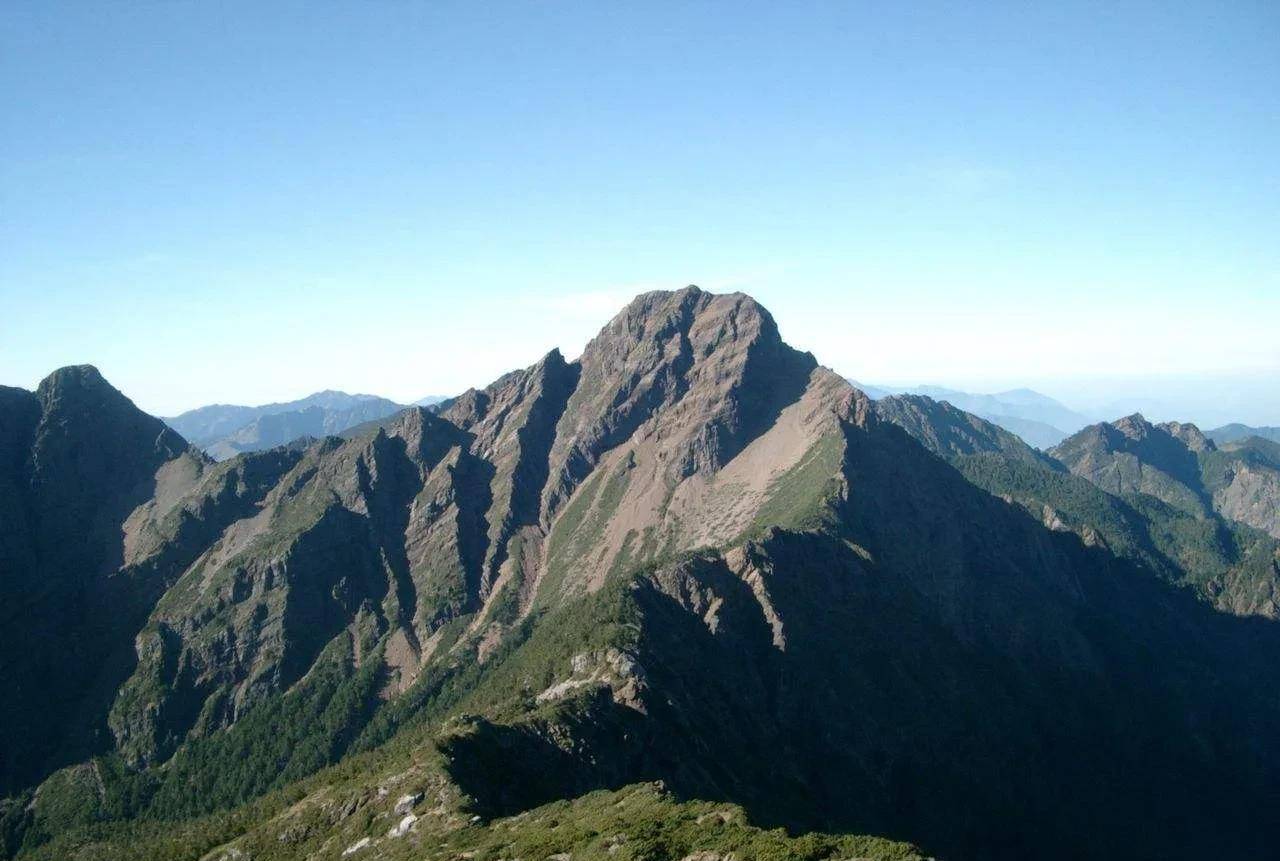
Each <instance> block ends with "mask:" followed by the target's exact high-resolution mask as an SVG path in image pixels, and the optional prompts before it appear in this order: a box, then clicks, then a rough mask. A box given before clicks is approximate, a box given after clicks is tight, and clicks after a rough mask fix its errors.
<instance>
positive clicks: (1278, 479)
mask: <svg viewBox="0 0 1280 861" xmlns="http://www.w3.org/2000/svg"><path fill="white" fill-rule="evenodd" d="M1049 453H1050V454H1052V455H1053V456H1054V457H1056V458H1058V459H1059V460H1061V461H1062V462H1063V463H1064V464H1066V466H1067V467H1068V468H1069V469H1070V470H1071V471H1072V472H1073V473H1075V474H1076V475H1080V476H1083V477H1084V478H1087V479H1088V480H1089V481H1091V482H1093V483H1094V484H1096V485H1098V486H1099V487H1101V488H1102V489H1103V490H1106V491H1108V492H1110V493H1113V494H1118V495H1124V494H1126V493H1141V494H1146V495H1149V496H1153V497H1155V498H1157V499H1159V500H1161V501H1163V502H1165V503H1168V504H1169V505H1171V506H1173V507H1175V508H1178V509H1180V510H1182V511H1185V512H1188V513H1190V514H1193V515H1196V516H1208V515H1209V514H1210V513H1212V512H1216V513H1218V514H1220V515H1222V516H1223V517H1225V518H1227V519H1229V520H1232V521H1236V522H1239V523H1243V524H1246V525H1248V526H1252V527H1253V528H1255V529H1260V530H1262V531H1264V532H1267V533H1269V534H1270V535H1272V536H1274V537H1277V538H1280V446H1277V445H1276V444H1275V443H1271V442H1269V441H1268V440H1264V439H1262V438H1259V437H1252V438H1250V437H1246V438H1244V439H1243V440H1236V441H1231V442H1227V443H1225V444H1224V446H1223V447H1222V448H1219V446H1218V445H1217V444H1215V443H1214V442H1213V440H1212V439H1210V438H1209V437H1207V436H1205V435H1204V434H1203V433H1201V431H1200V429H1199V428H1197V427H1196V426H1195V425H1193V424H1182V423H1179V422H1168V423H1165V424H1159V425H1153V424H1151V423H1150V422H1148V421H1146V420H1145V419H1143V417H1142V416H1141V415H1133V416H1129V417H1127V418H1123V419H1120V420H1119V421H1116V422H1114V423H1111V424H1107V423H1103V424H1099V425H1094V426H1092V427H1089V428H1086V429H1085V430H1083V431H1081V432H1080V433H1078V434H1076V435H1075V436H1073V437H1071V438H1069V439H1067V440H1065V441H1064V442H1063V443H1062V444H1061V445H1059V446H1057V447H1056V448H1054V449H1051V450H1050V452H1049Z"/></svg>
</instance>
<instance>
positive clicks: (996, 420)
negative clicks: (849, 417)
mask: <svg viewBox="0 0 1280 861" xmlns="http://www.w3.org/2000/svg"><path fill="white" fill-rule="evenodd" d="M851 382H853V381H851ZM853 384H854V385H855V386H857V387H858V388H860V389H862V390H863V391H864V392H866V393H867V396H868V397H870V398H872V399H873V400H880V399H881V398H885V397H888V396H890V395H895V394H911V395H924V396H926V397H929V398H932V399H933V400H935V401H946V402H947V403H949V404H951V405H952V406H955V407H959V408H960V409H962V410H965V411H966V412H970V413H973V414H974V415H976V416H980V417H982V418H984V419H986V420H987V421H989V422H992V423H993V424H997V425H999V426H1000V427H1002V428H1005V429H1006V430H1010V431H1013V432H1014V433H1016V434H1017V435H1018V436H1020V437H1022V439H1023V440H1025V441H1026V442H1028V443H1030V444H1031V445H1033V446H1035V447H1036V448H1041V449H1044V448H1049V447H1050V446H1053V445H1057V444H1058V443H1060V442H1062V440H1064V439H1065V438H1066V437H1067V435H1068V434H1070V433H1073V432H1074V431H1076V430H1079V429H1080V428H1082V427H1084V426H1085V425H1087V424H1089V422H1090V419H1089V417H1088V416H1085V415H1083V414H1081V413H1078V412H1076V411H1075V410H1072V409H1070V408H1069V407H1067V406H1066V405H1064V404H1062V403H1061V402H1059V401H1056V400H1054V399H1053V398H1051V397H1049V396H1048V395H1042V394H1040V393H1039V392H1036V391H1032V390H1031V389H1011V390H1009V391H1006V392H997V393H995V394H973V393H971V392H962V391H958V390H956V389H947V388H943V387H941V386H916V387H915V388H910V389H900V388H886V387H884V386H864V385H863V384H861V383H858V382H853Z"/></svg>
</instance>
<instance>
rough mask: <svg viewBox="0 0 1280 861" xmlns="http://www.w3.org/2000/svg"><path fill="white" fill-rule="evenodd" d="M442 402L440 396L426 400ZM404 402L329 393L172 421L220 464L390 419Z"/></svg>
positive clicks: (220, 407)
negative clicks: (384, 418) (382, 419)
mask: <svg viewBox="0 0 1280 861" xmlns="http://www.w3.org/2000/svg"><path fill="white" fill-rule="evenodd" d="M423 400H424V401H431V402H432V403H438V402H439V401H440V400H442V399H439V398H424V399H423ZM401 409H403V407H402V406H401V405H400V404H397V403H395V402H393V401H389V400H387V399H386V398H379V397H375V396H374V395H349V394H347V393H346V392H335V391H332V390H327V391H323V392H316V393H315V394H313V395H308V396H307V397H305V398H302V399H300V400H296V401H288V402H286V403H278V404H265V405H263V406H260V407H245V406H235V405H230V404H212V405H210V406H207V407H200V408H199V409H195V410H189V411H188V412H185V413H183V414H182V415H180V416H175V417H173V418H171V419H167V420H166V421H167V423H168V424H169V426H170V427H171V428H173V429H174V430H176V431H177V432H178V433H180V434H182V436H183V437H184V438H185V439H187V440H188V441H189V442H191V443H192V444H193V445H197V446H199V447H200V448H202V449H204V451H205V453H206V454H208V455H209V456H210V457H212V458H214V459H215V460H226V459H227V458H230V457H235V456H236V455H237V454H242V453H244V452H252V451H262V450H264V449H268V448H274V447H275V446H278V445H285V444H286V443H290V442H293V441H294V440H297V439H305V438H308V437H310V438H319V437H323V436H329V435H332V434H338V433H341V432H343V431H345V430H347V429H348V428H352V427H355V426H356V425H360V424H364V423H365V422H370V421H374V420H376V419H380V418H383V417H385V416H389V415H391V414H392V413H395V412H398V411H399V410H401Z"/></svg>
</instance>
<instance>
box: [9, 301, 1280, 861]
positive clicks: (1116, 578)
mask: <svg viewBox="0 0 1280 861" xmlns="http://www.w3.org/2000/svg"><path fill="white" fill-rule="evenodd" d="M1255 439H1257V438H1255ZM1277 463H1278V461H1277V459H1276V453H1275V451H1274V445H1273V444H1271V445H1270V446H1269V444H1268V442H1267V441H1266V440H1261V439H1258V441H1257V442H1252V441H1245V442H1240V443H1229V444H1228V443H1221V444H1215V443H1214V442H1213V441H1211V440H1210V439H1209V438H1207V437H1206V436H1204V435H1203V434H1201V433H1200V432H1199V431H1198V430H1197V429H1196V428H1195V427H1194V426H1191V425H1176V424H1172V425H1150V424H1149V423H1147V422H1146V421H1145V420H1143V419H1142V418H1141V417H1140V416H1134V417H1131V418H1130V419H1125V420H1122V421H1119V422H1116V423H1114V424H1109V425H1098V426H1094V427H1090V428H1086V429H1085V430H1083V431H1080V432H1079V433H1077V434H1076V435H1074V436H1072V437H1070V438H1068V439H1067V440H1065V441H1063V442H1062V443H1061V444H1060V445H1059V446H1057V447H1055V448H1054V449H1051V450H1050V451H1048V452H1043V453H1042V452H1040V451H1037V450H1035V449H1032V448H1030V447H1029V446H1027V445H1026V444H1025V443H1023V442H1022V441H1021V440H1020V439H1019V438H1018V437H1016V436H1015V435H1014V434H1012V433H1010V432H1009V431H1007V430H1004V429H1002V428H999V427H996V426H995V425H992V424H990V423H988V422H986V421H984V420H983V419H980V418H978V417H976V416H973V415H970V414H968V413H965V412H963V411H961V410H959V409H957V408H955V407H953V406H951V405H950V404H946V403H939V402H936V401H933V400H931V399H930V398H928V397H925V396H920V395H903V396H893V397H887V398H883V399H881V400H879V401H876V402H872V401H871V400H869V399H868V398H867V397H866V396H865V395H864V394H863V393H862V392H861V391H859V390H858V389H856V388H855V387H853V386H851V385H850V384H849V383H847V382H846V381H845V380H844V379H843V378H842V377H841V376H839V375H838V374H836V373H834V372H832V371H830V370H828V369H826V368H823V367H821V366H820V365H819V364H818V363H817V361H816V360H815V359H814V357H813V356H811V355H810V354H808V353H804V352H800V351H798V350H796V349H793V348H792V347H790V346H788V345H787V344H786V343H784V342H783V340H782V338H781V336H780V334H779V332H778V328H777V325H776V324H775V322H774V320H773V318H772V317H771V316H770V315H769V313H768V312H767V311H766V310H765V309H764V308H762V307H761V306H760V305H759V304H757V303H756V302H755V301H754V300H752V299H751V298H750V297H748V296H745V295H741V294H734V295H712V294H710V293H706V292H704V291H701V290H699V289H697V288H694V287H690V288H686V289H684V290H680V291H678V292H670V293H668V292H658V293H648V294H645V295H643V296H640V297H638V298H636V299H635V300H634V301H633V302H632V303H631V304H630V305H628V306H627V307H626V308H625V309H623V311H622V312H621V313H620V314H618V316H616V317H615V318H614V319H613V320H612V321H610V322H609V323H608V324H607V325H606V326H605V327H604V328H603V329H602V330H601V331H600V333H599V335H597V336H596V337H595V338H594V339H593V340H592V341H591V342H590V343H589V344H588V345H587V347H586V349H585V350H584V351H583V353H582V355H581V356H580V357H579V358H578V359H576V360H574V361H567V360H566V359H565V358H564V357H563V356H562V355H561V354H560V353H559V352H556V351H552V352H550V353H548V354H547V355H546V356H544V357H543V358H542V359H540V360H539V361H537V362H536V363H535V364H533V365H531V366H530V367H528V368H526V369H524V370H518V371H514V372H512V373H509V374H507V375H506V376H503V377H502V378H500V379H498V380H497V381H495V382H494V383H493V384H492V385H490V386H488V387H487V388H485V389H483V390H471V391H468V392H466V393H464V394H462V395H461V396H459V397H457V398H454V399H452V400H450V401H447V402H445V403H444V404H442V405H439V406H438V407H437V406H433V407H432V408H431V409H426V408H422V407H410V408H408V409H404V410H400V411H398V412H395V413H393V414H391V415H385V416H383V415H378V416H373V417H372V420H371V421H368V422H366V423H364V424H361V425H357V426H356V427H354V428H350V429H347V430H344V431H342V433H341V436H324V437H322V438H319V439H315V440H302V441H299V442H296V443H291V444H289V445H284V446H279V447H276V448H271V449H267V450H264V451H250V452H245V453H240V454H236V455H235V456H232V457H229V458H228V459H226V460H223V461H221V462H218V461H215V460H214V459H213V458H211V457H210V456H209V455H207V454H205V453H204V452H202V451H200V450H199V449H196V448H194V447H192V446H189V445H188V444H187V443H186V441H184V440H183V439H182V438H181V437H180V436H179V435H178V434H177V433H176V432H175V431H173V430H171V429H170V428H168V427H166V426H165V425H164V424H163V423H162V422H161V421H160V420H158V419H155V418H152V417H150V416H147V415H145V414H143V413H142V412H140V411H139V410H138V409H136V408H135V407H134V406H133V404H132V403H131V402H130V401H129V400H128V399H127V398H125V397H124V396H123V395H122V394H120V393H119V392H117V391H115V390H114V389H113V388H111V386H110V385H109V384H107V383H106V382H105V381H104V380H103V379H102V378H101V376H100V375H99V374H98V373H97V372H96V371H95V370H93V369H92V368H88V367H79V368H66V369H63V370H60V371H57V372H55V373H54V374H53V375H51V376H50V377H49V378H48V379H47V380H45V381H44V382H43V383H42V384H41V385H40V387H39V389H38V391H36V392H34V393H31V392H26V391H21V390H16V389H3V390H0V512H3V513H4V516H3V518H0V530H2V532H0V590H2V595H3V598H4V600H3V603H2V604H0V606H3V611H2V612H3V613H4V625H3V626H0V662H2V663H3V668H4V674H3V678H4V679H5V682H6V687H7V691H6V697H5V702H6V705H5V707H4V710H3V712H2V713H0V789H2V790H3V793H4V794H5V795H6V796H7V797H6V798H5V800H4V801H3V802H0V841H2V843H0V849H2V850H3V852H4V854H5V855H6V856H8V857H22V858H49V859H54V858H85V859H112V858H121V859H125V858H129V859H134V858H154V859H165V858H173V859H178V858H206V859H211V861H212V859H226V861H232V859H237V861H246V859H255V861H261V859H340V858H350V859H357V861H358V859H362V858H369V859H374V858H379V859H381V858H449V859H453V858H458V857H463V858H473V857H477V858H485V859H489V858H492V859H497V858H514V857H520V858H525V859H534V858H537V859H543V858H554V859H569V858H594V857H599V858H606V857H607V858H616V859H628V858H631V859H654V861H657V859H668V858H685V859H700V861H711V859H728V858H731V857H732V858H734V859H737V861H742V859H749V858H762V859H763V858H837V857H838V858H847V857H871V858H915V857H923V856H925V855H933V856H937V857H941V858H951V859H979V858H982V859H987V858H1026V857H1036V858H1116V857H1137V858H1157V857H1159V858H1201V857H1236V858H1266V857H1272V856H1273V853H1274V846H1275V829H1274V824H1273V822H1272V817H1271V816H1270V814H1269V813H1268V812H1267V811H1269V810H1271V809H1272V807H1273V806H1274V800H1275V796H1276V792H1277V789H1278V788H1280V700H1277V698H1276V695H1275V691H1276V690H1277V689H1278V688H1280V685H1278V684H1277V683H1278V682H1280V628H1278V627H1277V623H1276V617H1277V615H1280V614H1278V613H1277V606H1278V604H1277V596H1278V593H1280V590H1278V589H1277V586H1278V584H1280V542H1278V541H1277V538H1278V537H1280V524H1278V523H1277V521H1276V504H1275V502H1276V484H1275V477H1276V476H1277V475H1280V472H1278V471H1277V470H1278V466H1277Z"/></svg>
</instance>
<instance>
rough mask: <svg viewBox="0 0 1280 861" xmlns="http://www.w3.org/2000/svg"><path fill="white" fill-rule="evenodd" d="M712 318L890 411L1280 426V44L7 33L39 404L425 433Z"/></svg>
mask: <svg viewBox="0 0 1280 861" xmlns="http://www.w3.org/2000/svg"><path fill="white" fill-rule="evenodd" d="M688 283H697V284H700V285H701V286H703V287H705V288H708V289H713V290H730V289H738V290H744V291H747V292H749V293H752V294H753V295H755V296H757V298H759V299H760V300H761V301H762V302H763V303H764V304H766V305H767V306H768V307H769V308H770V309H771V310H772V311H773V312H774V315H775V317H776V318H777V319H778V321H779V325H780V326H781V328H782V330H783V335H784V336H785V337H786V338H787V339H788V340H789V341H790V342H791V343H793V344H795V345H796V346H800V347H803V348H806V349H809V350H812V351H813V352H814V353H815V354H816V355H817V357H818V358H819V360H820V361H822V362H823V363H824V364H827V365H829V366H831V367H834V368H836V369H837V370H839V371H841V372H843V373H845V374H847V375H848V376H851V377H855V378H858V379H861V380H866V381H869V382H878V383H886V384H895V383H896V384H915V383H926V382H927V383H935V384H940V385H950V386H954V387H957V388H968V389H970V390H994V389H997V388H1001V387H1008V386H1013V385H1028V386H1032V387H1034V388H1039V389H1041V390H1045V391H1049V392H1050V393H1051V394H1053V393H1063V394H1071V393H1072V392H1074V393H1076V394H1075V395H1074V397H1076V399H1077V401H1082V400H1087V399H1090V398H1092V399H1095V400H1097V401H1098V403H1102V402H1105V401H1107V400H1108V397H1109V396H1110V395H1111V394H1115V393H1121V392H1127V393H1128V394H1125V395H1124V397H1130V396H1132V397H1137V396H1139V395H1142V394H1143V393H1144V392H1145V390H1146V388H1147V387H1151V388H1153V390H1154V388H1159V387H1161V386H1163V387H1164V388H1163V389H1162V391H1168V392H1171V393H1172V396H1173V397H1175V398H1177V397H1179V392H1182V393H1183V394H1185V396H1186V397H1187V398H1192V395H1193V394H1194V397H1195V398H1199V399H1200V400H1199V401H1198V403H1199V404H1200V406H1199V407H1196V406H1194V405H1193V403H1192V400H1188V401H1187V402H1186V403H1187V407H1186V409H1187V411H1188V412H1189V413H1192V414H1190V415H1188V416H1187V417H1188V418H1195V417H1196V416H1195V414H1194V413H1195V410H1197V409H1200V410H1203V409H1204V405H1205V404H1206V403H1210V402H1213V401H1214V399H1217V400H1218V401H1219V402H1226V401H1230V400H1231V399H1232V398H1234V399H1235V400H1237V401H1240V402H1241V403H1243V404H1245V407H1242V409H1245V408H1247V409H1249V410H1252V412H1251V413H1250V414H1249V415H1248V416H1244V415H1243V414H1242V416H1241V417H1243V418H1246V419H1247V420H1250V421H1254V422H1262V421H1271V422H1273V423H1280V387H1278V385H1277V383H1276V382H1275V381H1276V380H1278V379H1280V4H1277V3H1276V2H1274V0H1263V2H1247V0H1238V2H1231V3H1222V2H1207V3H1185V2H1170V0H1164V2H1157V3H1149V4H1148V3H1113V2H1099V3H1067V2H1063V3H1035V4H1033V3H1023V2H1018V3H1008V4H1000V3H937V4H933V3H902V4H897V3H854V2H840V3H807V2H796V3H777V2H769V3H759V4H752V3H696V2H695V3H678V4H677V3H671V4H663V3H629V4H623V3H601V2H583V3H534V2H528V3H512V4H506V3H448V2H431V3H426V2H424V3H408V2H360V3H340V2H324V3H295V4H291V3H286V2H272V3H260V2H252V3H248V2H246V3H177V2H166V3H152V2H141V0H139V2H131V3H102V2H94V3H85V4H79V3H73V2H62V3H56V4H53V3H45V2H24V0H9V2H7V3H5V4H4V11H3V14H0V383H3V384H9V385H20V386H24V387H31V386H34V385H35V383H36V382H37V381H38V380H39V379H40V378H41V377H42V376H43V375H44V374H46V373H47V372H49V371H50V370H52V369H53V368H55V367H57V366H60V365H64V364H70V363H79V362H92V363H94V364H97V365H98V366H99V367H100V368H101V369H102V371H103V373H104V374H106V375H107V377H108V379H110V380H112V381H113V382H114V383H115V384H116V385H118V386H119V387H120V388H122V389H123V390H124V391H125V392H126V393H127V394H129V395H130V396H132V397H133V398H134V400H135V401H137V402H138V404H139V405H140V406H142V407H143V408H145V409H148V410H150V411H152V412H156V413H159V414H172V413H174V412H177V411H180V410H183V409H186V408H189V407H193V406H197V405H199V404H203V403H208V402H214V401H219V402H238V403H260V402H264V401H269V400H284V399H291V398H294V397H298V396H301V395H304V394H306V393H308V392H310V391H313V390H316V389H321V388H341V389H345V390H348V391H363V392H373V393H377V394H382V395H386V396H389V397H393V398H397V399H400V400H411V399H414V398H417V397H420V396H422V395H425V394H449V393H454V392H457V391H459V390H461V389H463V388H465V387H466V386H469V385H481V384H484V383H486V382H488V381H489V380H491V379H492V378H493V377H495V376H497V375H498V374H500V373H501V372H503V371H505V370H508V369H510V368H513V367H516V366H523V365H527V364H530V363H531V362H533V361H535V360H536V359H537V358H538V357H539V356H541V355H542V354H543V353H545V352H546V351H547V350H548V349H550V348H551V347H553V346H559V347H561V348H562V349H563V350H564V352H565V353H566V354H567V355H570V356H572V355H575V354H576V353H577V352H578V351H579V350H580V349H581V347H582V345H583V344H584V343H585V341H586V340H587V339H588V338H589V337H590V336H591V335H592V334H594V333H595V331H597V330H598V329H599V327H600V326H601V325H602V324H603V323H604V322H605V321H606V320H607V318H608V317H609V316H610V315H611V314H612V313H614V312H615V311H616V310H617V308H618V307H620V306H621V305H622V304H623V303H624V302H625V301H626V300H627V299H628V298H629V296H630V295H631V294H633V293H635V292H638V291H640V290H644V289H656V288H676V287H680V286H682V285H684V284H688ZM1186 380H1191V381H1192V383H1184V381H1186ZM1195 381H1199V382H1195ZM1197 386H1198V387H1199V388H1196V387H1197ZM1268 386H1270V388H1268ZM1251 387H1252V388H1251ZM1251 391H1253V392H1262V393H1263V394H1262V396H1261V397H1262V400H1263V401H1264V402H1263V403H1261V404H1259V396H1258V395H1256V394H1255V395H1248V394H1247V393H1248V392H1251ZM1268 391H1269V392H1271V394H1272V395H1273V397H1270V401H1269V402H1266V401H1267V395H1266V392H1268ZM1196 393H1198V394H1196Z"/></svg>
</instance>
